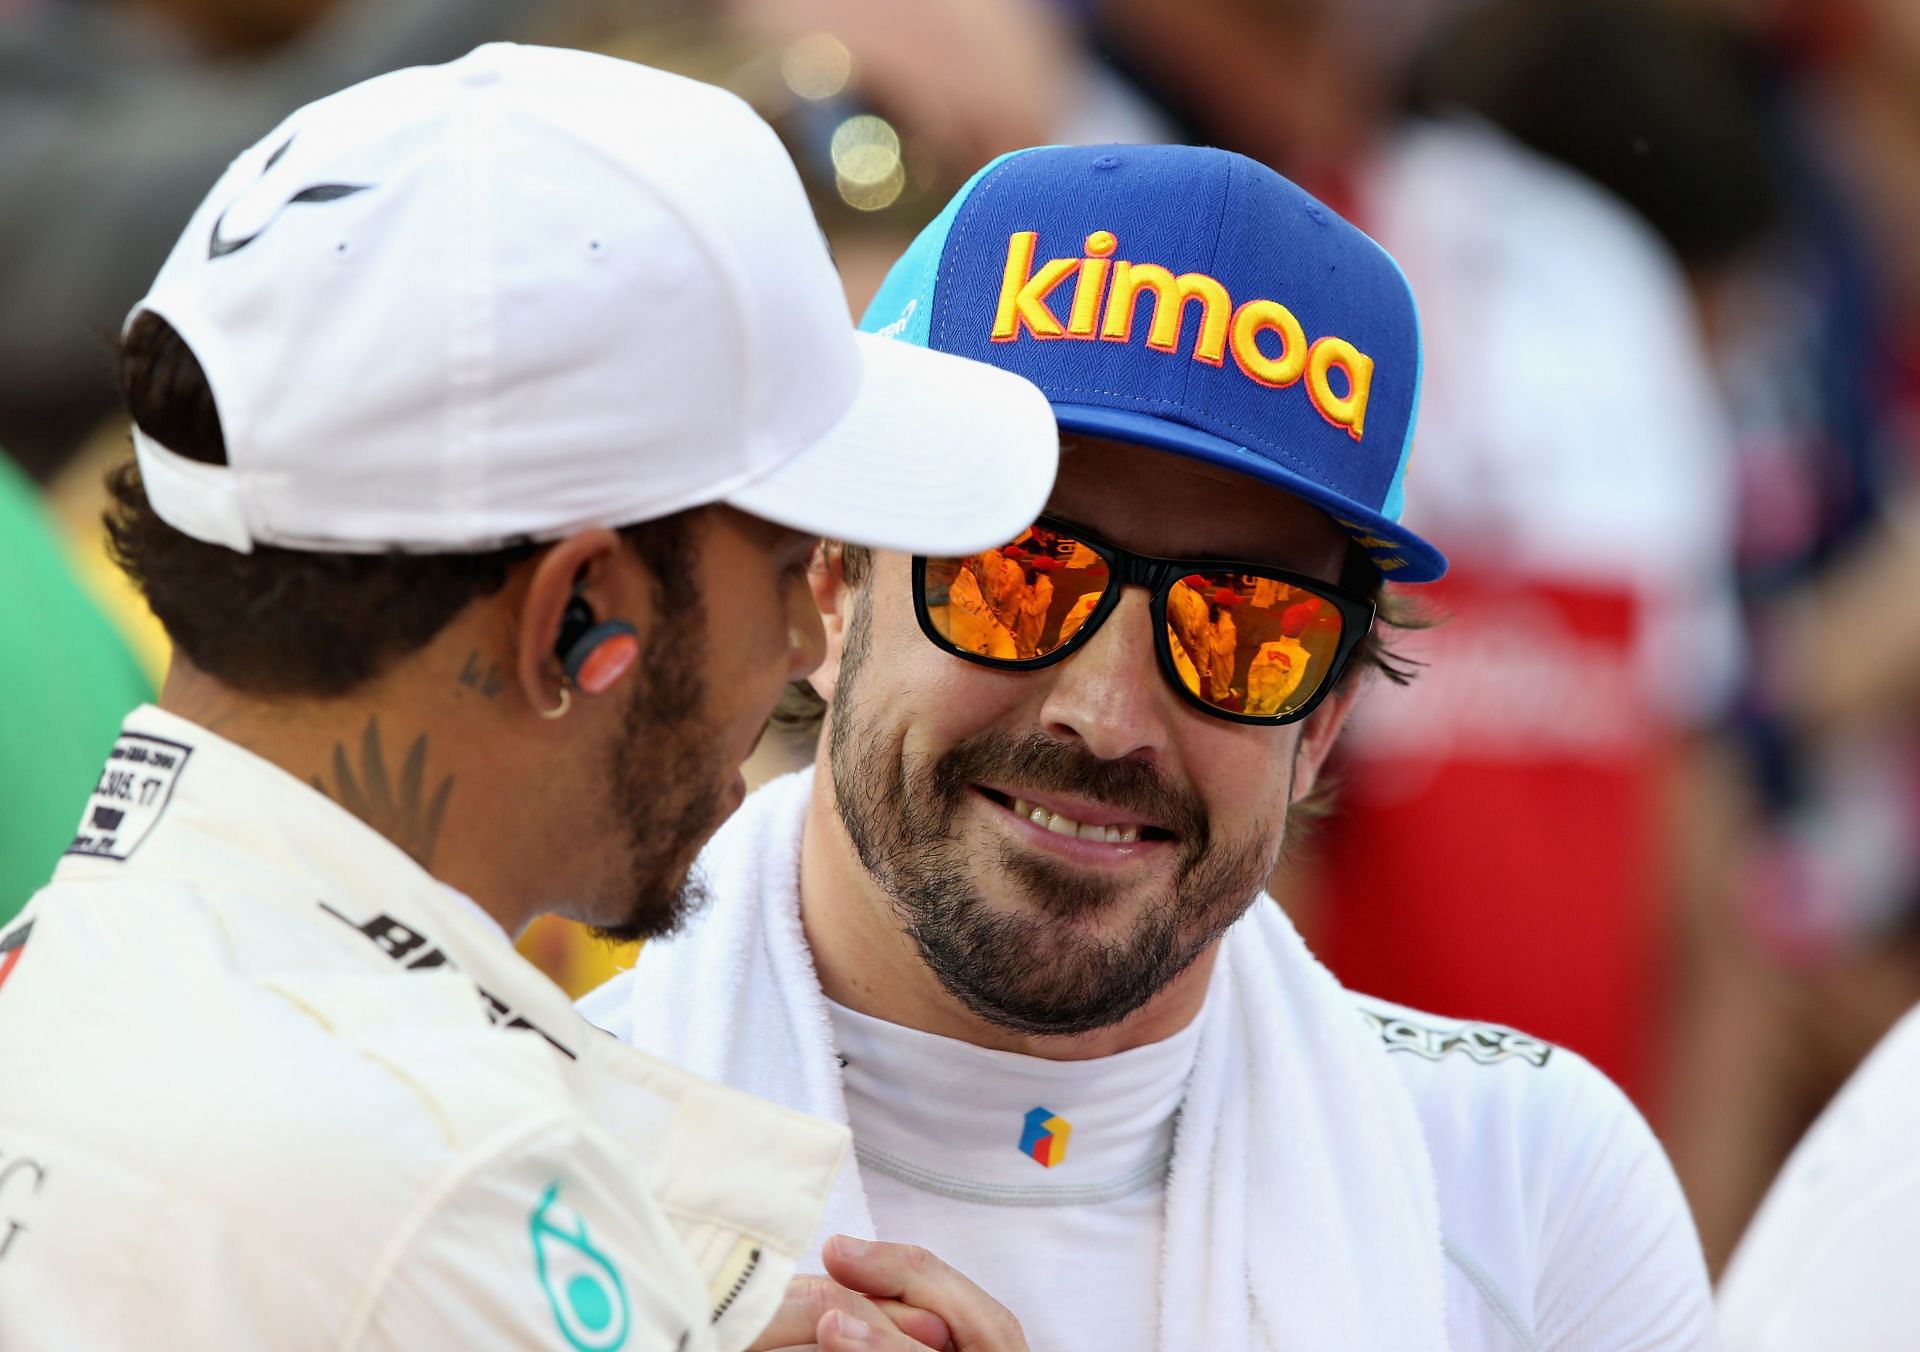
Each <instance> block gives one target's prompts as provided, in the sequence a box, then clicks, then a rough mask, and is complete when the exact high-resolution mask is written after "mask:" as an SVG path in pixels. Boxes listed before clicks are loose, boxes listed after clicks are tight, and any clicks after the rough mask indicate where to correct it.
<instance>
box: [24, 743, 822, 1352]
mask: <svg viewBox="0 0 1920 1352" xmlns="http://www.w3.org/2000/svg"><path fill="white" fill-rule="evenodd" d="M0 1028H3V1029H4V1030H5V1034H4V1036H0V1346H4V1347H6V1348H9V1349H12V1348H20V1349H29V1348H127V1347H139V1348H143V1349H172V1348H180V1349H188V1348H191V1349H195V1352H200V1350H201V1349H209V1348H265V1347H271V1348H276V1349H302V1348H314V1349H320V1348H326V1349H363V1348H364V1349H375V1348H393V1349H401V1348H409V1349H411V1348H438V1347H447V1348H453V1347H460V1348H504V1347H513V1348H550V1349H555V1352H568V1349H572V1350H573V1352H614V1349H616V1348H624V1349H640V1348H646V1349H656V1348H673V1347H675V1346H676V1345H678V1346H681V1347H685V1348H687V1349H690V1350H691V1349H703V1350H706V1352H713V1350H715V1349H738V1348H741V1347H744V1346H746V1344H747V1343H748V1342H749V1340H750V1338H751V1337H752V1336H753V1335H755V1334H757V1332H758V1331H759V1330H760V1329H761V1328H762V1327H763V1326H764V1325H765V1323H766V1320H767V1319H768V1317H769V1316H770V1314H771V1312H772V1310H773V1308H774V1307H775V1305H776V1304H777V1302H778V1301H779V1300H780V1298H781V1295H782V1293H783V1291H784V1289H785V1285H786V1281H787V1278H788V1276H789V1275H790V1274H791V1272H792V1269H793V1262H794V1257H795V1255H796V1253H797V1252H798V1251H800V1250H801V1249H802V1248H803V1247H804V1246H805V1245H806V1244H807V1243H808V1242H809V1241H810V1237H811V1235H812V1233H813V1230H814V1227H815V1226H816V1224H817V1223H818V1219H819V1216H820V1213H821V1209H822V1207H823V1206H824V1203H825V1198H826V1193H827V1189H828V1187H829V1185H830V1181H831V1179H832V1177H833V1175H834V1172H835V1171H836V1169H837V1168H838V1166H839V1163H840V1160H841V1158H842V1157H843V1156H844V1154H845V1153H846V1146H847V1136H846V1132H845V1130H844V1129H843V1128H841V1127H837V1126H832V1125H829V1124H827V1123H823V1122H818V1121H814V1120H811V1119H807V1118H803V1117H801V1116H800V1115H798V1114H796V1113H793V1112H791V1111H790V1110H787V1109H784V1108H777V1107H774V1106H772V1105H769V1104H764V1103H758V1102H755V1101H754V1100H752V1099H749V1098H747V1097H746V1096H745V1095H743V1094H741V1093H739V1092H738V1091H736V1090H732V1089H727V1088H724V1087H722V1086H718V1085H713V1084H708V1083H705V1082H702V1081H699V1080H696V1079H694V1078H693V1077H692V1076H689V1075H687V1074H686V1073H685V1072H683V1071H679V1070H675V1069H673V1068H672V1067H670V1066H667V1065H663V1064H661V1063H660V1062H657V1061H655V1060H653V1059H652V1058H650V1057H647V1056H644V1055H641V1054H640V1053H637V1052H634V1051H632V1050H631V1049H629V1048H627V1047H624V1046H621V1045H620V1044H619V1043H618V1042H616V1041H615V1040H614V1039H612V1038H608V1037H604V1036H602V1035H601V1034H600V1033H599V1032H597V1031H596V1030H594V1029H593V1028H592V1027H590V1026H589V1025H587V1024H586V1023H584V1022H582V1021H581V1020H580V1019H579V1017H578V1016H577V1015H576V1014H575V1013H574V1012H573V1010H572V1008H571V1006H570V1005H569V1004H568V1002H567V999H566V997H565V995H564V994H563V993H562V992H561V991H560V990H559V989H558V988H557V987H555V986H554V985H553V984H552V983H551V982H549V981H548V980H547V979H546V978H545V977H543V976H542V975H541V974H540V973H539V972H538V971H537V970H536V969H534V968H533V967H532V966H530V965H529V964H527V963H526V962H525V961H523V960H522V959H521V958H520V957H519V956H518V955H517V954H516V953H515V952H514V951H513V949H512V947H511V945H510V944H509V943H508V941H507V938H506V935H505V934H504V933H502V932H501V931H500V929H499V928H498V926H497V925H495V924H494V923H493V922H492V921H491V920H490V919H489V918H487V917H485V916H484V914H481V913H478V912H477V911H476V910H475V909H474V908H473V907H472V905H471V903H470V902H468V901H467V899H465V898H464V897H461V896H460V895H459V894H457V893H455V892H453V891H452V890H450V889H449V888H447V887H446V886H444V885H443V884H441V883H439V882H437V881H435V880H434V879H433V878H432V877H430V876H429V875H428V874H427V873H426V872H424V871H423V870H422V869H420V868H419V867H418V866H417V865H416V864H415V863H414V862H413V861H412V860H411V859H409V858H408V857H407V856H406V855H404V854H402V853H401V852H400V851H399V850H398V849H397V848H395V847H394V846H393V845H391V844H389V843H388V842H387V841H386V840H385V839H384V838H382V837H381V836H379V835H377V834H376V833H375V832H373V831H372V830H370V829H369V828H368V827H366V826H365V825H363V824H362V823H360V822H359V821H357V820H355V819H354V818H353V817H351V816H350V815H348V814H347V813H346V812H345V811H344V810H343V809H341V808H340V807H338V806H336V805H335V804H334V803H332V802H331V801H330V800H328V799H326V798H324V797H323V796H321V795H320V794H318V793H316V792H315V791H314V790H313V789H311V788H309V787H308V786H306V785H304V784H302V783H300V782H299V781H298V780H296V779H294V778H293V777H291V776H289V775H287V774H285V773H284V772H282V771H281V770H279V769H278V768H276V767H274V766H272V765H269V764H267V763H266V762H265V761H262V760H260V759H258V758H256V757H254V756H252V755H250V754H249V753H247V752H245V751H243V750H242V749H240V748H239V747H236V746H234V745H232V744H231V743H228V742H225V741H223V740H222V739H220V738H219V737H217V736H215V735H214V734H212V733H210V732H207V731H206V730H205V729H202V728H200V727H197V726H195V725H194V724H192V723H189V722H186V721H185V720H182V719H180V718H177V717H173V716H171V715H169V714H166V713H162V712H161V711H159V710H155V709H141V710H137V711H136V712H135V713H133V714H132V715H131V716H130V717H129V718H128V720H127V723H126V726H125V729H124V731H123V733H122V736H121V738H120V740H119V742H118V743H117V744H116V745H115V747H114V749H113V754H112V756H111V758H110V759H109V760H108V762H107V766H106V770H105V771H104V772H103V773H102V776H101V780H100V785H99V788H98V790H97V791H96V793H95V794H94V796H93V798H92V800H91V801H90V802H89V803H88V804H87V808H86V815H85V817H84V818H83V819H82V822H81V827H80V834H79V836H78V837H77V838H76V841H75V844H74V848H73V851H71V852H70V853H69V854H68V856H67V857H66V858H65V859H64V860H63V862H62V863H61V865H60V867H59V869H58V871H57V872H56V874H55V877H54V881H53V882H52V883H51V884H50V885H49V886H48V887H47V888H45V889H43V890H42V891H41V892H40V893H39V894H37V895H36V896H35V897H34V899H33V900H32V901H31V902H30V903H29V904H28V906H27V908H26V910H25V911H24V912H23V914H22V915H21V917H19V918H18V919H17V920H16V921H15V922H14V923H13V924H12V925H10V926H8V927H7V929H6V931H5V933H4V934H0ZM683 1335H684V1337H685V1339H686V1341H685V1342H680V1339H681V1338H682V1336H683Z"/></svg>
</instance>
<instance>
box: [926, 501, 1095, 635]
mask: <svg viewBox="0 0 1920 1352" xmlns="http://www.w3.org/2000/svg"><path fill="white" fill-rule="evenodd" d="M924 567H925V571H924V574H923V581H924V585H925V588H926V594H927V616H928V618H929V619H930V620H932V622H933V627H934V629H935V631H936V632H938V633H939V634H940V636H941V637H943V638H944V639H946V641H947V642H949V643H951V644H952V645H953V646H954V647H955V648H957V649H959V650H960V651H961V652H967V653H974V654H976V655H978V656H981V657H992V658H997V659H999V660H1001V661H1003V662H1030V661H1033V660H1035V659H1036V658H1041V657H1045V656H1047V655H1048V654H1049V653H1052V652H1054V651H1056V650H1057V649H1059V647H1060V646H1061V645H1062V644H1064V643H1066V642H1067V640H1069V639H1071V638H1072V637H1073V636H1074V635H1075V634H1076V633H1078V632H1079V631H1080V627H1081V626H1082V625H1083V624H1085V623H1086V622H1087V617H1088V616H1090V615H1092V614H1093V611H1094V608H1095V607H1096V606H1098V605H1099V604H1100V598H1101V597H1102V596H1103V595H1105V594H1106V590H1107V585H1108V582H1109V571H1108V568H1107V562H1106V560H1105V559H1103V558H1101V557H1100V556H1099V555H1098V554H1096V553H1095V552H1094V551H1093V550H1092V549H1091V548H1090V547H1089V546H1087V545H1086V544H1083V543H1082V542H1081V541H1079V540H1076V539H1074V538H1073V537H1072V536H1071V535H1065V534H1062V533H1061V532H1059V531H1055V530H1052V529H1049V528H1048V527H1046V526H1034V527H1033V528H1031V529H1030V530H1027V531H1024V532H1022V533H1021V535H1020V537H1019V538H1018V539H1017V540H1015V541H1014V542H1013V543H1012V544H1009V545H1005V546H1003V547H1001V548H999V549H989V550H987V551H986V552H985V553H981V554H973V555H969V556H968V557H966V558H964V559H928V560H927V561H926V563H925V565H924Z"/></svg>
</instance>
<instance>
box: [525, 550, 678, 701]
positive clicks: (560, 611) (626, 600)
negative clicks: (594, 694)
mask: <svg viewBox="0 0 1920 1352" xmlns="http://www.w3.org/2000/svg"><path fill="white" fill-rule="evenodd" d="M623 557H624V550H623V546H622V545H621V543H620V537H619V536H618V535H616V534H615V533H614V532H613V531H610V530H606V529H604V528H596V529H594V530H586V531H581V532H580V533H579V534H578V535H569V536H568V537H567V538H566V539H564V540H561V541H560V542H559V543H558V544H556V545H554V546H553V547H552V548H551V549H549V550H547V552H546V553H544V554H542V555H541V556H540V557H539V559H538V560H536V561H535V563H534V565H533V572H532V573H531V575H529V577H528V579H527V584H526V590H525V593H524V594H523V595H522V597H521V600H520V612H519V614H518V616H516V617H515V621H514V653H515V658H514V677H515V683H516V684H517V685H518V687H519V689H520V693H521V695H522V697H523V698H524V699H525V700H526V702H527V705H528V707H529V708H532V709H552V708H554V707H555V706H557V705H558V704H559V703H560V691H561V688H562V687H563V686H564V685H565V683H566V681H565V673H564V672H563V671H562V670H561V666H560V657H559V655H558V654H557V653H556V652H555V651H554V648H555V646H556V644H557V643H558V642H559V638H560V624H561V620H562V619H563V617H564V616H565V615H566V610H567V602H568V601H569V600H571V599H572V597H573V595H574V593H575V591H578V592H579V593H580V596H581V598H582V599H583V600H585V601H586V603H587V605H588V606H589V607H591V608H592V610H593V614H594V618H595V619H596V620H609V619H622V620H625V621H626V622H627V623H628V624H631V625H633V626H634V627H635V628H636V629H638V630H639V631H640V633H641V635H642V641H643V642H644V639H645V634H646V631H647V627H648V625H649V624H650V623H651V620H652V614H651V610H650V603H649V596H648V592H647V590H646V588H644V587H637V586H634V585H633V580H632V578H631V577H630V576H625V575H623V573H622V570H621V569H620V568H619V567H618V565H619V563H620V560H621V559H622V558H623Z"/></svg>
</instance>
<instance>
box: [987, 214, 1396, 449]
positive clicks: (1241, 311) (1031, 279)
mask: <svg viewBox="0 0 1920 1352" xmlns="http://www.w3.org/2000/svg"><path fill="white" fill-rule="evenodd" d="M1039 241H1040V236H1039V233H1038V232H1037V231H1033V230H1021V231H1018V232H1017V233H1015V234H1012V235H1009V236H1008V237H1007V262H1006V268H1005V270H1004V271H1003V272H1002V274H1001V278H1000V298H999V304H998V305H997V306H996V307H995V309H994V315H993V331H992V336H993V341H994V342H996V343H1010V342H1014V341H1016V340H1017V339H1018V338H1019V337H1020V331H1021V330H1022V329H1025V330H1026V332H1027V333H1028V334H1029V335H1030V336H1032V337H1034V338H1067V337H1071V338H1092V337H1094V336H1095V325H1096V322H1097V324H1098V332H1099V337H1100V338H1101V339H1102V340H1104V341H1106V342H1112V343H1127V342H1131V341H1133V318H1134V314H1135V312H1136V310H1137V309H1138V308H1139V300H1140V296H1141V293H1143V292H1151V293H1152V294H1153V315H1152V318H1151V319H1149V321H1148V323H1147V343H1146V345H1147V347H1149V348H1150V349H1152V350H1153V351H1155V352H1165V353H1172V354H1176V355H1177V354H1178V352H1179V350H1180V331H1181V328H1182V327H1183V326H1184V323H1185V321H1186V315H1187V304H1188V302H1190V301H1196V300H1197V301H1199V302H1200V329H1199V333H1198V334H1197V335H1196V337H1195V338H1194V343H1193V354H1192V356H1193V360H1194V361H1200V362H1206V363H1208V364H1209V365H1212V366H1224V365H1225V364H1226V356H1227V353H1228V352H1231V353H1232V354H1233V364H1234V365H1235V366H1236V367H1237V368H1239V370H1240V373H1241V374H1242V375H1244V376H1246V377H1247V379H1249V380H1251V381H1253V382H1254V383H1256V384H1259V385H1265V386H1267V387H1268V388H1270V389H1284V388H1286V387H1287V386H1289V385H1292V384H1294V383H1296V382H1297V381H1299V380H1300V378H1301V377H1302V376H1304V377H1306V385H1307V395H1308V397H1309V398H1310V399H1311V400H1312V401H1313V406H1314V408H1315V409H1316V410H1317V411H1318V412H1319V414H1320V416H1321V417H1323V418H1325V419H1326V420H1327V421H1328V422H1329V423H1331V424H1332V425H1333V426H1335V427H1338V428H1341V429H1343V430H1345V432H1346V433H1347V435H1348V436H1350V437H1352V438H1353V439H1354V440H1355V441H1358V440H1360V439H1361V437H1362V435H1363V434H1364V433H1365V431H1366V424H1367V399H1368V396H1369V394H1370V393H1371V391H1372V389H1373V358H1371V357H1369V356H1368V355H1367V354H1366V353H1364V352H1362V351H1361V350H1360V349H1359V348H1357V347H1355V346H1354V345H1353V344H1352V343H1350V342H1348V341H1347V340H1346V339H1344V338H1335V337H1331V336H1328V337H1325V338H1320V339H1317V340H1315V341H1314V342H1311V343H1309V342H1308V341H1307V335H1306V331H1305V329H1303V328H1302V327H1301V324H1300V321H1299V319H1298V318H1296V317H1295V316H1294V313H1293V311H1291V310H1289V309H1288V308H1287V307H1286V306H1284V305H1282V304H1281V303H1280V302H1279V301H1276V300H1266V299H1260V300H1250V301H1248V302H1246V303H1245V304H1244V305H1241V306H1240V307H1239V308H1237V309H1236V308H1235V307H1234V303H1233V297H1232V296H1231V295H1229V294H1228V293H1227V288H1226V287H1225V286H1223V285H1222V284H1221V283H1220V282H1219V280H1218V279H1216V278H1213V277H1209V276H1208V275H1207V274H1205V273H1203V272H1183V273H1181V274H1180V275H1179V276H1177V277H1176V276H1175V275H1174V274H1173V273H1172V271H1170V270H1169V269H1167V268H1164V267H1162V266H1160V264H1158V263H1134V262H1130V261H1128V260H1127V259H1124V258H1122V259H1114V258H1113V257H1112V255H1113V253H1114V251H1115V250H1116V249H1118V248H1119V241H1118V240H1117V239H1116V238H1115V237H1114V234H1113V232H1112V231H1111V230H1095V231H1094V232H1092V233H1091V234H1089V235H1088V236H1087V237H1086V239H1085V240H1084V241H1083V243H1082V246H1081V247H1082V248H1084V249H1085V250H1086V256H1085V257H1083V258H1055V259H1052V260H1050V261H1048V262H1047V263H1044V264H1042V265H1041V266H1040V269H1039V270H1038V271H1037V272H1036V271H1035V270H1034V252H1035V250H1036V249H1037V248H1038V247H1039ZM1068 277H1073V278H1074V279H1075V281H1074V290H1073V306H1072V308H1071V310H1070V311H1069V312H1068V315H1067V322H1066V324H1064V325H1062V324H1061V322H1060V317H1059V315H1057V314H1055V313H1054V311H1053V310H1052V309H1051V308H1050V307H1049V306H1048V303H1047V298H1048V297H1049V296H1051V295H1052V294H1053V292H1054V290H1055V289H1056V288H1058V287H1059V286H1060V284H1061V283H1063V282H1064V281H1066V279H1067V278H1068ZM1103 293H1104V295H1103ZM1269 333H1271V334H1273V335H1274V337H1275V338H1277V339H1278V340H1279V348H1278V350H1277V351H1270V350H1269V349H1268V347H1263V346H1262V345H1261V338H1262V336H1263V335H1265V334H1269ZM1336 371H1337V372H1339V374H1340V381H1339V385H1340V387H1341V388H1336V385H1335V381H1334V379H1333V375H1334V373H1335V372H1336Z"/></svg>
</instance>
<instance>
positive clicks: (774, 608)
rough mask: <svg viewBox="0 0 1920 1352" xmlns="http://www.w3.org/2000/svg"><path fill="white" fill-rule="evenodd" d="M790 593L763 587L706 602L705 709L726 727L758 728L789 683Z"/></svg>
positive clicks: (754, 730) (742, 589)
mask: <svg viewBox="0 0 1920 1352" xmlns="http://www.w3.org/2000/svg"><path fill="white" fill-rule="evenodd" d="M789 590H791V589H790V588H786V587H782V586H778V585H775V584H773V583H762V584H760V585H758V586H755V587H753V588H747V587H740V588H737V589H734V590H732V591H729V592H723V593H721V594H719V595H709V596H708V598H707V659H708V660H707V669H706V671H705V672H704V673H703V678H704V680H705V682H706V687H707V694H706V699H707V707H708V708H709V709H710V710H712V711H713V713H714V715H715V716H716V717H717V718H718V719H719V720H721V721H722V722H724V723H727V724H734V723H739V724H742V725H745V724H752V727H751V728H750V729H749V731H750V732H751V733H752V734H753V735H758V733H759V730H760V726H761V725H762V724H763V723H765V722H766V719H767V717H768V715H770V714H771V713H772V712H773V705H774V702H775V701H776V700H778V699H779V697H780V691H781V690H782V689H783V688H784V687H785V686H786V683H787V663H788V652H789V648H788V641H787V640H788V635H789V634H790V633H791V632H792V629H793V625H794V616H793V614H792V613H791V607H790V606H789V605H788V604H787V597H786V593H787V591H789Z"/></svg>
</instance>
